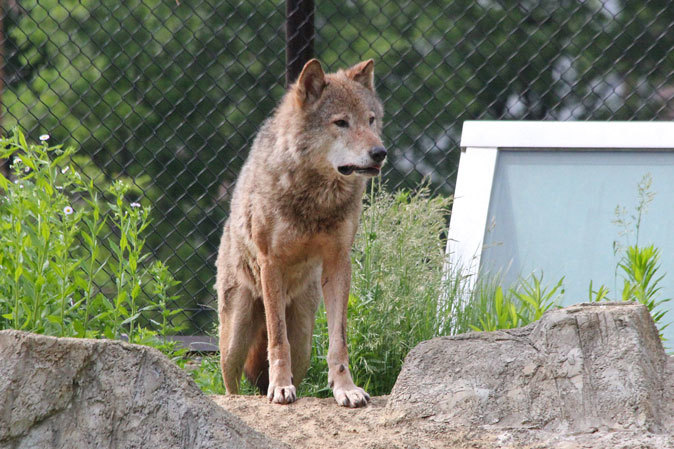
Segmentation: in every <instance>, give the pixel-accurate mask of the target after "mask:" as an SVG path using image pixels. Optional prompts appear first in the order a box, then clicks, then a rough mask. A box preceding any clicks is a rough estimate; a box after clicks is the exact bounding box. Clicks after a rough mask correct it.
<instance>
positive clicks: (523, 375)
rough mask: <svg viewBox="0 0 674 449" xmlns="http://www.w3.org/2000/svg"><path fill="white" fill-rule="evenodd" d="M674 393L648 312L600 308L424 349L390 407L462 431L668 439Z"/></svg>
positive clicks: (627, 306) (673, 368)
mask: <svg viewBox="0 0 674 449" xmlns="http://www.w3.org/2000/svg"><path fill="white" fill-rule="evenodd" d="M673 387H674V361H673V360H672V358H671V357H667V355H666V354H665V352H664V349H663V347H662V344H661V342H660V339H659V338H658V332H657V329H656V328H655V325H654V323H653V320H652V319H651V316H650V314H649V312H648V309H647V308H646V307H644V306H642V305H640V304H634V303H593V304H579V305H577V306H572V307H568V308H565V309H558V310H553V311H550V312H548V313H546V314H545V315H544V316H543V317H542V318H541V319H540V320H539V321H537V322H535V323H532V324H530V325H528V326H526V327H523V328H520V329H512V330H506V331H496V332H477V333H476V332H473V333H469V334H466V335H460V336H456V337H441V338H436V339H433V340H430V341H426V342H423V343H421V344H419V345H418V346H417V347H416V348H414V349H413V350H412V351H411V352H410V353H409V355H408V356H407V359H406V360H405V364H404V365H403V369H402V372H401V373H400V376H399V377H398V380H397V382H396V384H395V386H394V388H393V391H392V393H391V397H390V400H389V403H388V404H387V407H388V408H389V409H390V411H391V413H392V414H394V415H397V416H399V417H402V418H428V419H431V420H434V421H437V422H444V423H451V424H454V425H457V426H486V427H489V428H491V429H517V428H520V429H542V430H545V431H555V432H567V433H568V432H595V431H597V430H616V431H624V430H630V431H634V430H639V431H647V432H654V433H662V432H672V429H674V388H673Z"/></svg>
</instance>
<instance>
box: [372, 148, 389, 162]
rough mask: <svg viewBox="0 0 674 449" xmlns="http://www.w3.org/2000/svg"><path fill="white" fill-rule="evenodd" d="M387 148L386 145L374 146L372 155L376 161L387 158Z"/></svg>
mask: <svg viewBox="0 0 674 449" xmlns="http://www.w3.org/2000/svg"><path fill="white" fill-rule="evenodd" d="M386 154H387V153H386V149H385V148H384V147H374V148H372V149H371V150H370V157H371V158H372V160H374V161H375V162H381V161H383V160H384V159H385V158H386Z"/></svg>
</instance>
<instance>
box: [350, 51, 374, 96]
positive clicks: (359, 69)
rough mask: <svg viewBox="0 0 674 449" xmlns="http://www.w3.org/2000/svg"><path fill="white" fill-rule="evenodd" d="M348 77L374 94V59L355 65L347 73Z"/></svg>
mask: <svg viewBox="0 0 674 449" xmlns="http://www.w3.org/2000/svg"><path fill="white" fill-rule="evenodd" d="M346 76H348V77H349V78H351V79H352V80H354V81H355V82H357V83H360V84H362V85H363V86H365V87H367V88H368V89H370V90H371V91H373V92H374V59H368V60H367V61H363V62H359V63H358V64H356V65H354V66H353V67H351V68H350V69H348V70H347V71H346Z"/></svg>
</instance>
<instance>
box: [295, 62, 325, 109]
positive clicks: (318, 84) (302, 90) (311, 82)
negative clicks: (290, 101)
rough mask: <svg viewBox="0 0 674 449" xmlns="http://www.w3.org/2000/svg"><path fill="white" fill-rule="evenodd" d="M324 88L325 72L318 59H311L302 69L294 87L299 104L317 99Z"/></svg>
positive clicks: (306, 103) (305, 103)
mask: <svg viewBox="0 0 674 449" xmlns="http://www.w3.org/2000/svg"><path fill="white" fill-rule="evenodd" d="M324 88H325V73H324V72H323V67H321V63H320V62H318V59H311V60H310V61H308V62H307V63H306V64H304V68H303V69H302V73H300V76H299V78H298V79H297V84H296V87H295V95H296V96H297V102H298V103H299V105H300V106H305V105H308V104H311V103H313V102H314V101H316V100H318V99H319V98H320V97H321V94H322V93H323V89H324Z"/></svg>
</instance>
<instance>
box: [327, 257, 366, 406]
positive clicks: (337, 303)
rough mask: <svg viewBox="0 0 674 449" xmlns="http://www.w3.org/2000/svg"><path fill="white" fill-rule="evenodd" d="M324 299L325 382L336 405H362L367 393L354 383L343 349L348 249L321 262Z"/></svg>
mask: <svg viewBox="0 0 674 449" xmlns="http://www.w3.org/2000/svg"><path fill="white" fill-rule="evenodd" d="M322 284H323V300H324V302H325V309H326V312H327V315H328V336H329V346H328V384H329V385H330V388H332V393H333V395H334V396H335V400H336V401H337V403H338V404H339V405H342V406H345V407H362V406H365V405H367V402H368V401H369V400H370V395H369V394H367V393H366V392H365V390H363V389H362V388H360V387H357V386H356V385H355V384H354V383H353V379H352V378H351V373H350V372H349V354H348V351H347V349H346V307H347V304H348V302H349V290H350V288H351V261H350V259H349V253H348V251H345V252H343V253H342V254H340V255H339V256H338V257H335V258H332V259H331V260H326V261H324V263H323V282H322Z"/></svg>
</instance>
